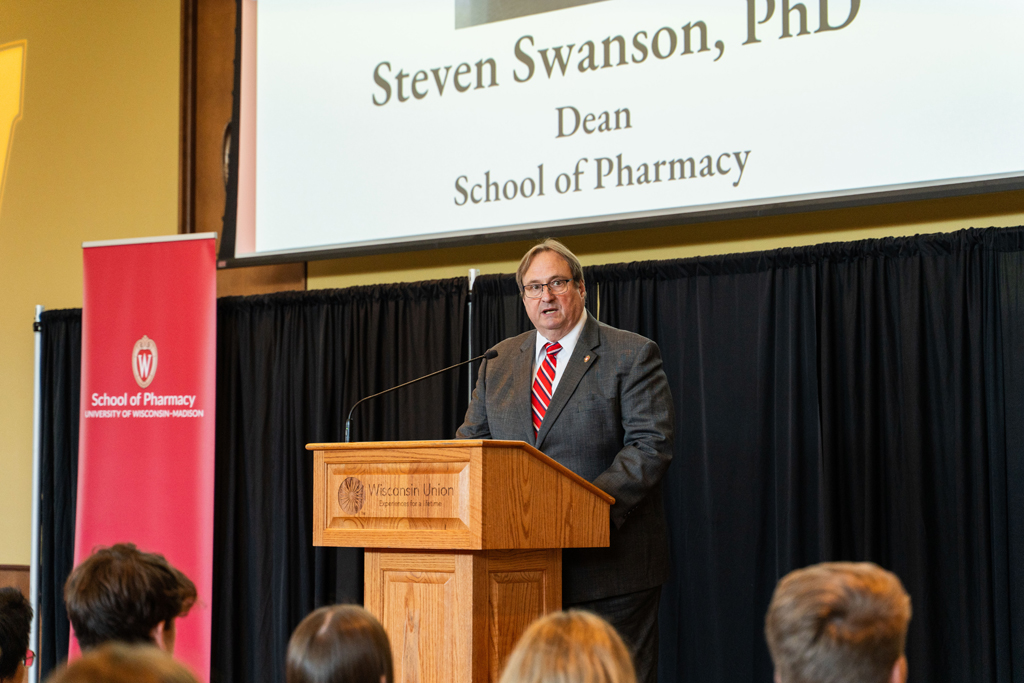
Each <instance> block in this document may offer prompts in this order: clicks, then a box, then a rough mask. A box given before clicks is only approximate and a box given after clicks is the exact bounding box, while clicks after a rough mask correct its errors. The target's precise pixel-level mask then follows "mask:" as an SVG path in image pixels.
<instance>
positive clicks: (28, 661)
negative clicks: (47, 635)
mask: <svg viewBox="0 0 1024 683" xmlns="http://www.w3.org/2000/svg"><path fill="white" fill-rule="evenodd" d="M34 661H36V653H35V652H32V650H26V651H25V656H24V657H22V658H21V663H22V664H24V665H25V666H32V663H33V662H34Z"/></svg>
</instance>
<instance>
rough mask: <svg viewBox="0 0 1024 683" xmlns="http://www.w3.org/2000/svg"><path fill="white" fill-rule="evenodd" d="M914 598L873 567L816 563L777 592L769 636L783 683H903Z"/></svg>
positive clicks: (768, 622)
mask: <svg viewBox="0 0 1024 683" xmlns="http://www.w3.org/2000/svg"><path fill="white" fill-rule="evenodd" d="M909 623H910V596H908V595H907V592H906V591H905V590H903V584H902V583H900V580H899V579H898V578H896V575H895V574H892V573H891V572H887V571H885V570H884V569H882V568H881V567H878V566H877V565H874V564H871V563H870V562H857V563H854V562H831V563H823V564H816V565H813V566H811V567H806V568H804V569H798V570H796V571H793V572H790V573H789V574H787V575H786V576H785V577H783V579H782V580H781V581H779V585H778V586H776V588H775V595H774V596H772V602H771V605H769V607H768V614H767V616H766V617H765V626H764V631H765V636H766V637H767V639H768V649H769V650H770V651H771V655H772V661H773V662H774V663H775V680H776V682H777V683H902V682H903V681H905V680H906V677H907V659H906V657H905V656H904V654H903V646H904V644H905V643H906V640H907V625H908V624H909Z"/></svg>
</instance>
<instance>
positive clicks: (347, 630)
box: [285, 605, 394, 683]
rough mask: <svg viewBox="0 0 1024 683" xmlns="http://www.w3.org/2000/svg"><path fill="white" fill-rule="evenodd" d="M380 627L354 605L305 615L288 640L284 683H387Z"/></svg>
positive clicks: (386, 647)
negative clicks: (285, 682)
mask: <svg viewBox="0 0 1024 683" xmlns="http://www.w3.org/2000/svg"><path fill="white" fill-rule="evenodd" d="M393 679H394V673H393V666H392V661H391V644H390V643H389V642H388V636H387V634H386V633H384V627H383V626H381V625H380V622H379V621H377V619H376V618H374V616H373V615H372V614H370V613H369V612H367V611H366V610H365V609H363V608H362V607H359V606H358V605H332V606H330V607H321V608H320V609H318V610H316V611H314V612H311V613H310V614H309V615H308V616H306V618H305V619H303V620H302V622H301V623H299V625H298V626H296V627H295V631H294V632H293V633H292V637H291V640H290V641H288V660H287V664H286V669H285V680H286V681H287V683H392V682H393Z"/></svg>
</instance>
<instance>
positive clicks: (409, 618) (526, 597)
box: [364, 549, 562, 683]
mask: <svg viewBox="0 0 1024 683" xmlns="http://www.w3.org/2000/svg"><path fill="white" fill-rule="evenodd" d="M365 580H366V583H365V596H364V603H365V606H366V609H368V610H369V611H370V612H371V613H373V615H374V616H376V617H377V619H379V620H380V622H381V624H383V626H384V630H385V631H386V632H387V634H388V638H390V640H391V651H392V654H393V655H394V662H395V681H396V682H398V681H401V682H402V683H406V682H409V683H433V682H434V681H437V682H438V683H442V682H443V683H450V682H451V681H466V682H467V683H468V682H470V681H471V682H472V683H486V682H491V683H496V682H497V680H498V677H499V676H500V675H501V670H502V668H503V667H504V665H505V661H506V659H507V658H508V656H509V654H510V653H511V652H512V649H513V648H514V647H515V645H516V643H517V642H518V640H519V637H520V636H521V635H522V633H523V631H525V630H526V627H527V626H529V625H530V623H531V622H533V621H534V620H535V619H536V618H537V617H539V616H541V615H543V614H547V613H548V612H554V611H557V610H559V609H561V608H562V551H561V549H546V550H472V551H470V550H451V551H442V552H436V551H410V550H380V549H375V550H370V549H367V550H366V562H365Z"/></svg>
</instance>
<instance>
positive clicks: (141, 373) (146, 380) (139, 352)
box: [132, 335, 157, 389]
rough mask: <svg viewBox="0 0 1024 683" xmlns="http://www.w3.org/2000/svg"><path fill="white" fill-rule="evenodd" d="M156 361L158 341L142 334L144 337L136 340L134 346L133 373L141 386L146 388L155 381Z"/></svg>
mask: <svg viewBox="0 0 1024 683" xmlns="http://www.w3.org/2000/svg"><path fill="white" fill-rule="evenodd" d="M156 362H157V355H156V342H155V341H153V340H152V339H150V338H149V337H147V336H146V335H142V339H140V340H139V341H137V342H135V346H134V347H133V348H132V374H133V375H135V381H136V383H138V385H139V386H140V387H141V388H143V389H145V388H146V387H148V386H149V385H150V384H151V383H152V382H153V377H154V376H155V375H156Z"/></svg>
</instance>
